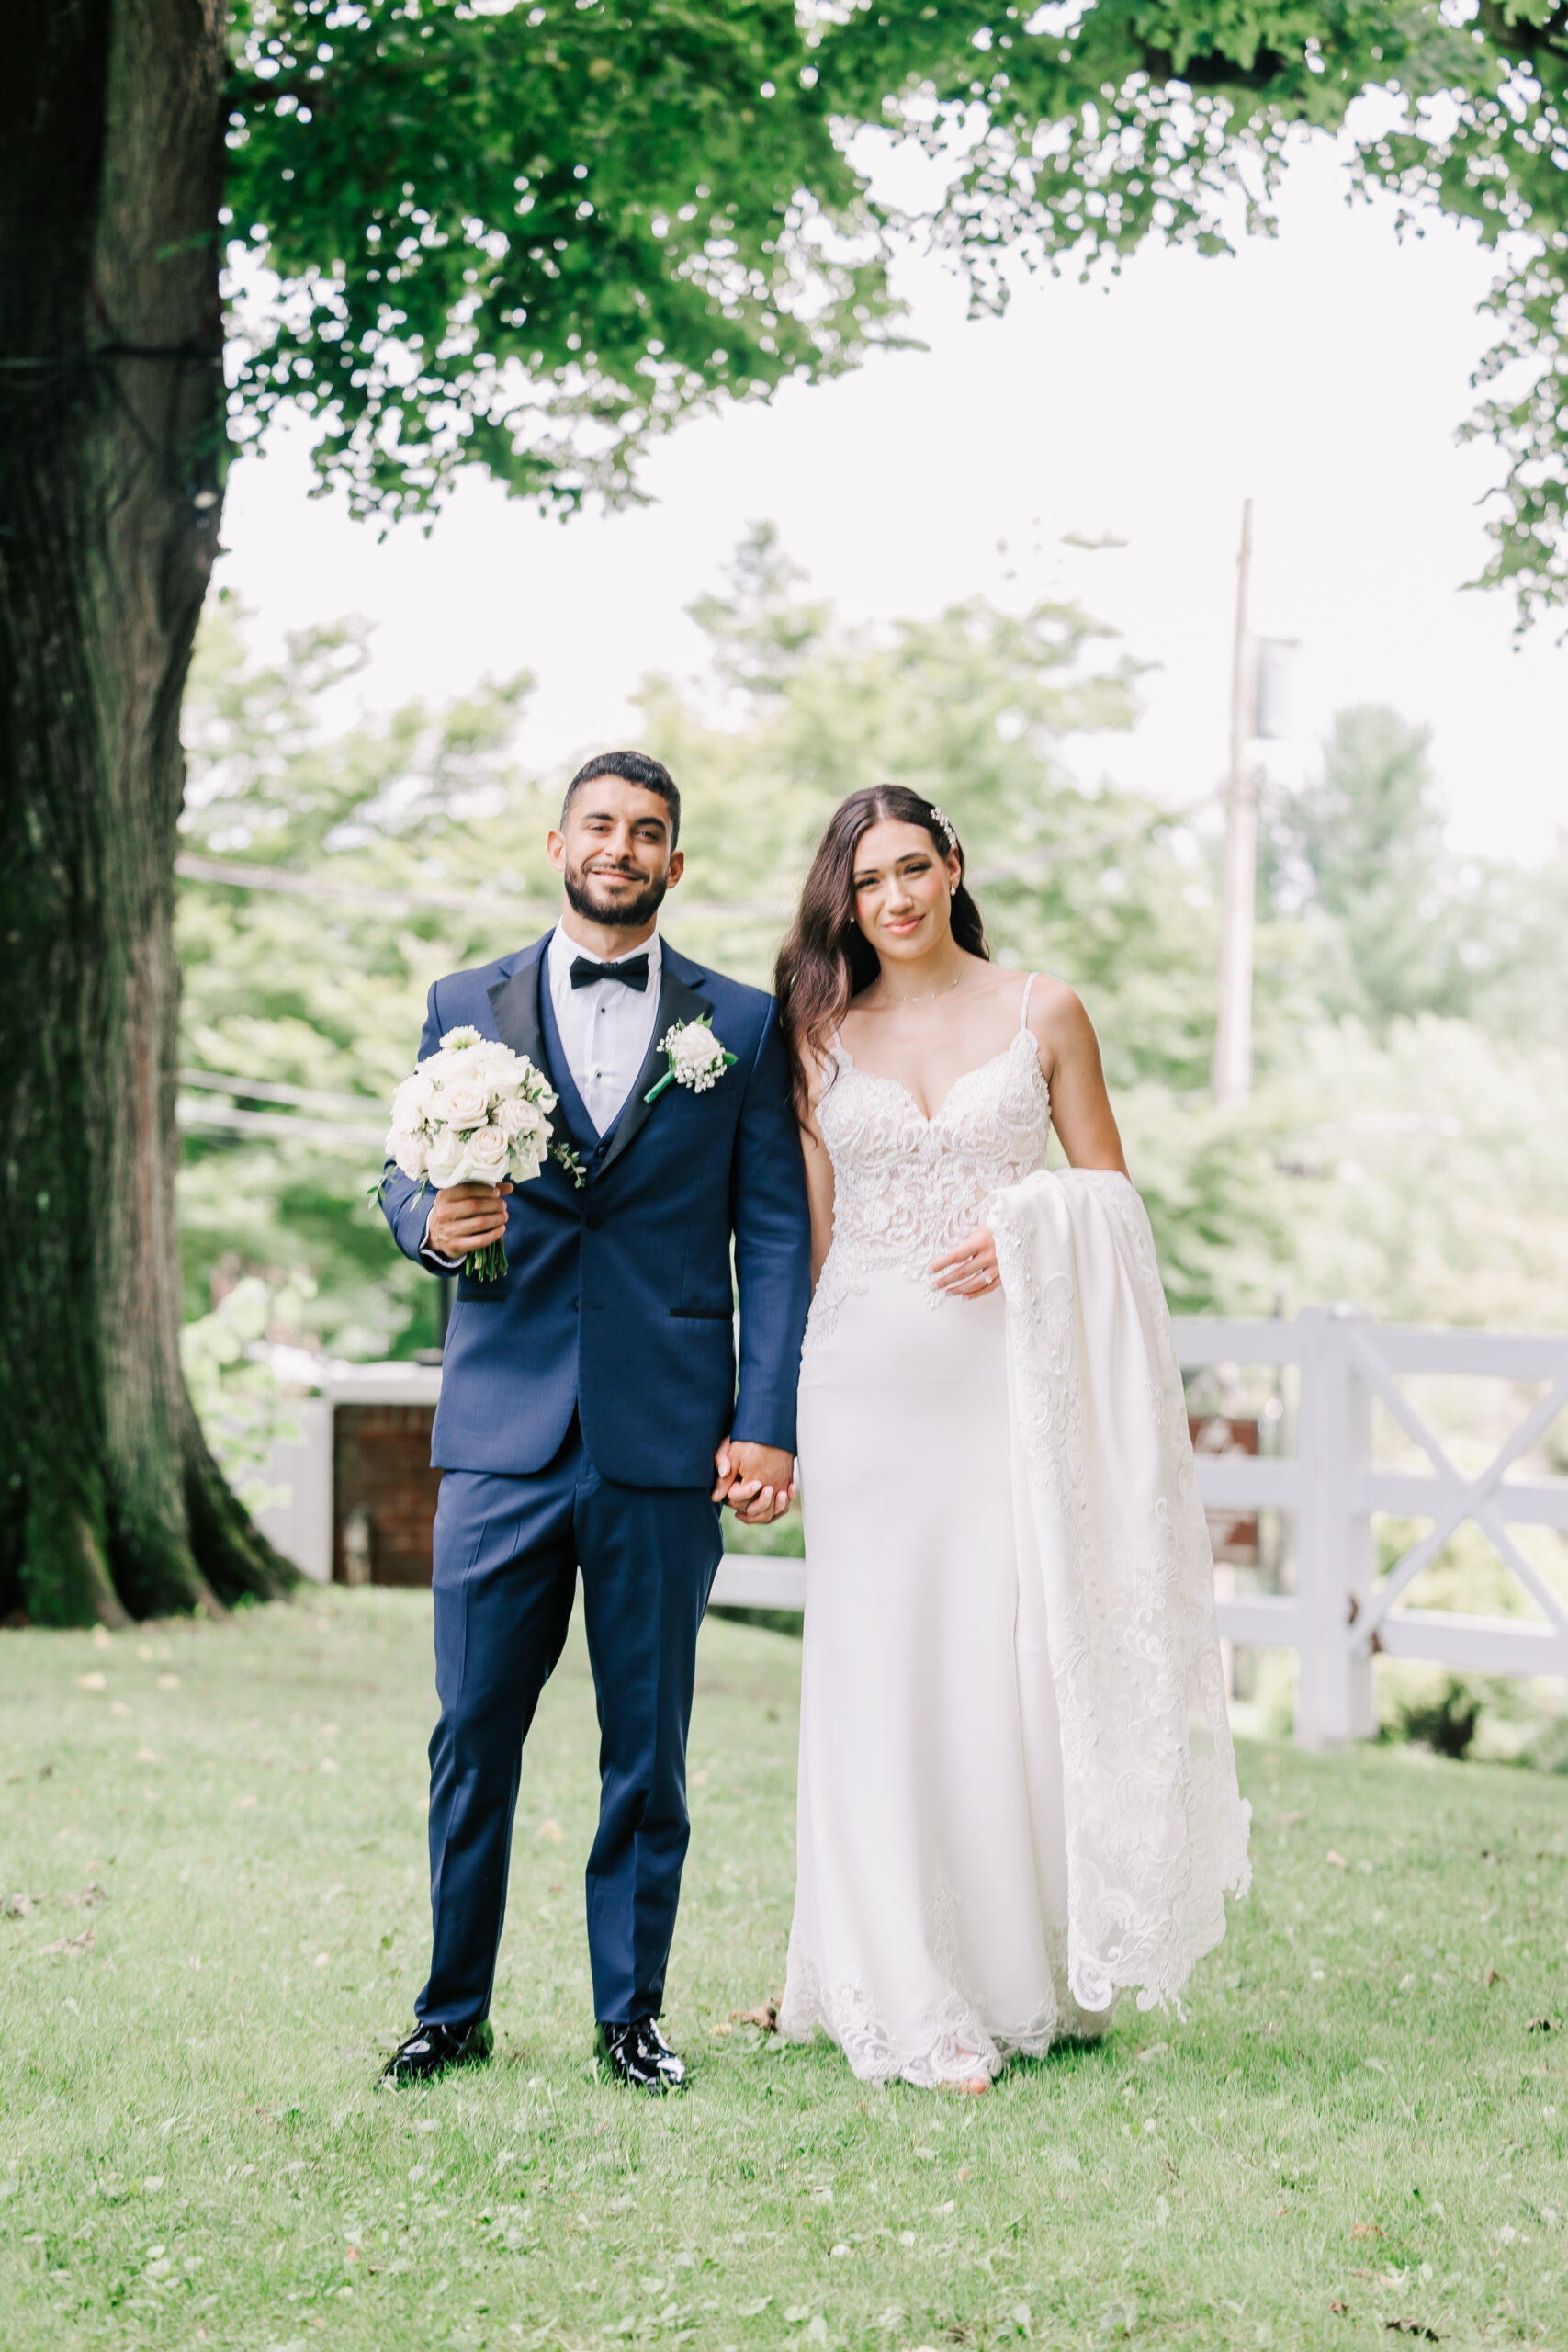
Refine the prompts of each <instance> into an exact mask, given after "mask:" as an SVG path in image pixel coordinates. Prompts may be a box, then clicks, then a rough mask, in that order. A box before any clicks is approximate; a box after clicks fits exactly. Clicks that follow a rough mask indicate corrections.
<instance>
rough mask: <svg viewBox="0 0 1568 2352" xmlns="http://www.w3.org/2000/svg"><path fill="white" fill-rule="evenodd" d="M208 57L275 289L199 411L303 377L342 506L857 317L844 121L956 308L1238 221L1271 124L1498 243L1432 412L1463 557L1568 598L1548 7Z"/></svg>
mask: <svg viewBox="0 0 1568 2352" xmlns="http://www.w3.org/2000/svg"><path fill="white" fill-rule="evenodd" d="M232 48H233V59H234V63H233V74H232V78H231V86H230V90H229V94H228V96H229V106H230V115H229V124H230V128H229V149H230V153H229V164H228V188H227V198H228V203H227V213H228V217H229V219H230V220H231V228H232V232H233V242H232V243H231V257H233V258H236V259H238V258H240V257H241V256H248V257H249V261H250V263H251V265H252V266H253V267H254V265H255V264H258V263H260V264H265V266H267V267H268V268H269V269H271V270H273V271H275V272H276V273H277V275H278V277H279V278H280V279H281V281H282V290H281V295H280V298H279V300H278V301H277V302H276V306H275V307H274V309H273V311H272V312H271V315H270V320H269V321H266V322H263V323H262V324H261V325H260V326H259V328H258V331H257V333H256V334H255V336H254V339H253V340H252V341H251V342H250V344H249V345H248V346H247V348H246V351H245V353H244V356H243V358H242V361H241V364H240V368H239V371H238V379H237V383H236V387H235V390H234V395H233V416H234V424H233V429H234V431H235V433H236V434H237V435H238V436H239V437H241V438H242V439H243V438H244V437H245V436H247V435H251V434H254V432H255V431H256V429H257V428H258V427H259V426H260V425H261V424H264V423H265V419H266V418H267V417H268V416H269V415H270V414H271V413H273V412H274V411H275V410H276V407H277V406H278V405H279V404H280V403H281V402H284V401H293V402H300V403H303V404H304V405H305V406H306V407H308V408H310V410H311V411H312V412H313V413H314V414H315V415H316V417H317V419H318V421H319V424H320V426H321V439H320V441H319V443H318V447H317V463H318V466H319V467H320V468H321V472H322V475H323V478H324V479H326V480H329V481H341V482H344V483H345V484H346V486H347V488H348V491H349V494H350V496H351V498H352V499H353V500H354V502H355V504H356V505H357V506H359V507H360V508H361V509H363V510H371V509H374V510H378V511H381V512H385V513H396V512H399V511H400V510H402V509H403V508H404V507H406V506H409V505H413V506H419V505H423V504H426V503H429V502H430V501H431V500H433V499H434V498H436V497H438V496H439V494H440V492H441V489H442V486H443V484H444V483H445V482H446V480H447V479H448V478H449V476H450V473H451V471H452V470H453V469H455V468H456V467H457V466H458V465H461V464H464V463H480V464H482V465H484V466H485V467H487V468H488V469H490V470H491V472H493V473H495V474H497V475H498V476H499V477H500V478H501V479H502V480H503V481H506V482H507V483H508V484H509V485H510V486H511V487H513V489H515V490H518V491H521V492H525V493H528V494H532V495H536V496H538V497H540V498H542V499H544V500H546V501H547V502H552V503H565V504H567V505H571V504H575V503H578V502H579V501H580V500H581V498H582V496H583V495H584V494H585V493H586V492H588V491H589V490H591V489H592V490H597V491H600V492H605V493H607V494H608V495H610V496H612V497H623V496H626V495H628V494H630V493H631V492H632V487H633V467H634V464H635V460H636V457H637V452H638V450H639V449H640V448H641V447H643V446H645V444H646V443H647V441H648V439H649V436H650V435H653V434H655V433H657V432H658V431H660V430H661V429H662V428H663V427H664V426H666V425H668V424H671V422H673V421H674V420H675V419H676V418H678V417H679V416H681V415H682V414H684V413H687V412H688V411H689V410H690V409H691V408H693V407H694V405H700V404H702V403H705V402H708V401H713V400H714V399H716V398H717V397H720V396H727V397H731V398H737V397H738V398H742V399H745V398H750V397H754V396H756V395H758V394H765V393H766V392H767V391H768V390H771V389H772V388H773V386H775V385H776V384H777V383H778V382H779V381H780V380H781V379H783V378H784V377H786V376H805V377H807V378H816V377H820V376H822V375H825V374H830V373H832V372H835V371H836V370H838V369H840V368H845V367H847V366H850V365H852V364H853V362H854V361H855V360H856V359H857V358H858V357H859V356H861V355H862V354H863V351H864V350H865V348H866V347H867V345H868V344H870V343H872V342H874V341H877V340H885V339H886V338H887V336H888V335H889V334H890V333H891V332H893V329H894V322H893V317H892V312H891V309H890V305H889V301H888V297H887V291H886V277H885V264H886V251H887V243H886V241H887V237H888V233H889V232H890V231H891V230H892V229H893V228H894V227H895V226H897V225H898V220H897V219H896V217H895V216H894V215H893V214H892V213H891V212H890V211H889V210H888V209H887V208H886V207H884V206H879V205H878V204H877V203H875V202H874V200H873V198H872V197H871V194H870V192H869V190H868V188H867V186H866V183H865V181H864V179H863V176H862V175H860V174H858V173H857V172H856V171H855V170H854V169H852V167H851V164H850V162H849V160H848V157H847V152H846V151H847V149H848V146H849V143H850V141H851V140H852V135H853V134H854V132H855V131H856V130H860V129H862V128H863V127H866V126H872V127H876V128H880V129H883V130H886V131H888V132H890V133H892V134H894V135H897V136H904V137H912V138H917V139H919V140H920V141H922V142H923V143H924V144H925V145H926V146H927V148H928V149H929V150H930V151H931V153H933V154H934V155H937V156H939V157H941V158H942V159H943V160H944V161H945V162H946V163H947V164H948V165H949V166H950V170H949V173H948V175H947V179H946V184H945V187H944V190H943V193H942V196H941V197H940V198H938V199H937V200H936V202H935V203H934V204H933V206H932V207H931V209H930V210H929V212H928V213H927V214H926V215H925V216H924V218H923V219H921V220H916V221H915V222H913V223H912V224H909V223H905V224H904V225H913V226H914V227H916V228H917V229H923V230H924V231H925V232H928V233H929V234H930V235H931V237H932V238H933V239H934V240H935V241H936V242H937V243H939V244H940V245H941V246H942V247H943V248H944V249H945V250H947V251H948V252H949V253H951V254H952V255H953V257H954V260H955V262H956V263H957V265H958V266H960V267H961V268H962V269H963V270H964V272H965V273H966V274H967V277H968V279H969V283H970V286H971V289H972V292H973V296H974V300H975V301H976V304H977V305H980V306H986V305H993V306H994V305H999V304H1000V303H1001V302H1002V301H1004V300H1005V299H1006V295H1007V289H1008V271H1009V265H1010V263H1011V262H1013V261H1015V260H1019V259H1021V260H1022V261H1024V262H1025V263H1027V264H1028V265H1030V266H1038V265H1042V264H1043V265H1044V266H1049V267H1052V268H1055V267H1058V266H1062V265H1063V264H1064V263H1065V262H1068V261H1071V262H1073V263H1074V264H1077V265H1079V266H1089V265H1091V264H1092V263H1093V262H1095V261H1096V260H1103V261H1105V262H1107V263H1109V264H1110V265H1111V266H1115V264H1116V263H1117V262H1118V261H1119V260H1120V258H1121V257H1122V255H1124V254H1128V253H1131V252H1132V251H1134V249H1135V248H1136V247H1137V246H1138V245H1140V244H1141V243H1144V242H1145V240H1146V239H1149V238H1151V237H1152V238H1156V239H1164V240H1167V241H1170V242H1177V243H1190V244H1192V245H1194V246H1196V247H1197V248H1198V249H1199V250H1201V251H1202V252H1206V253H1218V252H1221V251H1224V249H1225V248H1226V246H1227V243H1228V241H1229V238H1230V236H1231V234H1232V232H1233V230H1234V227H1235V224H1236V222H1237V221H1238V220H1240V221H1242V222H1243V223H1245V225H1246V226H1247V228H1249V229H1267V228H1269V226H1270V225H1271V219H1272V204H1273V200H1274V198H1275V196H1276V194H1277V191H1278V188H1279V185H1280V175H1281V174H1282V171H1283V169H1284V166H1285V163H1286V160H1287V157H1288V153H1289V150H1290V146H1291V141H1292V134H1295V133H1300V132H1303V131H1310V130H1324V131H1342V130H1347V129H1348V130H1349V132H1350V135H1351V157H1352V161H1351V182H1352V185H1353V186H1359V187H1361V188H1363V189H1368V188H1371V187H1383V188H1388V189H1392V190H1393V192H1394V193H1395V194H1396V195H1397V196H1398V198H1400V201H1401V206H1402V211H1403V213H1404V215H1405V216H1408V217H1410V218H1412V219H1417V218H1418V216H1419V215H1420V214H1421V213H1422V212H1424V211H1429V210H1431V209H1433V208H1437V209H1442V210H1445V211H1447V212H1450V213H1451V214H1455V215H1458V216H1461V217H1462V218H1464V219H1466V220H1470V221H1471V222H1472V223H1473V224H1474V226H1475V228H1476V230H1477V231H1478V232H1479V234H1480V236H1481V237H1482V239H1483V242H1484V243H1487V244H1489V245H1493V246H1503V245H1504V244H1505V241H1506V252H1505V254H1504V256H1503V266H1502V267H1501V270H1500V275H1499V278H1498V281H1497V285H1496V288H1495V295H1494V298H1493V307H1494V308H1495V311H1497V313H1498V316H1499V318H1500V320H1501V322H1502V326H1501V333H1500V337H1499V341H1498V343H1497V345H1496V347H1495V353H1494V355H1493V356H1492V358H1491V359H1490V360H1489V361H1488V363H1487V366H1486V368H1485V370H1484V371H1483V373H1484V374H1485V375H1486V376H1487V378H1488V379H1492V378H1495V377H1497V376H1499V375H1500V374H1501V373H1502V371H1503V370H1504V369H1505V368H1511V369H1512V371H1513V372H1512V374H1511V375H1510V376H1509V378H1508V388H1507V390H1506V392H1505V391H1502V390H1499V391H1498V392H1496V393H1494V394H1491V395H1490V396H1489V397H1488V398H1487V399H1486V400H1485V401H1483V404H1482V405H1481V406H1480V407H1479V408H1478V410H1477V412H1476V414H1475V415H1474V417H1473V418H1472V420H1471V425H1470V429H1471V430H1473V431H1479V432H1483V433H1488V434H1491V435H1494V436H1495V438H1496V439H1497V440H1498V441H1499V442H1500V443H1501V444H1502V446H1503V447H1504V449H1505V451H1506V455H1507V458H1508V472H1507V477H1506V483H1505V485H1504V487H1503V490H1502V492H1501V496H1500V501H1499V503H1498V507H1497V512H1496V516H1495V522H1494V526H1493V527H1494V536H1495V553H1494V557H1493V560H1492V563H1491V566H1490V571H1489V575H1488V576H1489V577H1491V578H1493V579H1495V580H1501V579H1505V578H1506V579H1509V580H1512V581H1513V582H1515V584H1516V586H1517V591H1518V594H1519V596H1520V600H1521V605H1522V608H1523V610H1524V611H1525V613H1526V614H1527V615H1528V614H1530V613H1533V612H1535V611H1537V610H1538V609H1540V607H1541V606H1542V605H1545V604H1549V603H1553V602H1557V601H1561V600H1562V597H1563V596H1564V595H1565V594H1568V546H1565V543H1564V539H1563V531H1562V526H1563V516H1564V513H1565V511H1568V405H1565V404H1564V401H1563V398H1562V359H1563V348H1564V346H1563V333H1564V327H1565V324H1568V278H1565V276H1564V273H1565V271H1568V177H1565V175H1564V169H1563V166H1564V162H1565V159H1568V111H1565V107H1568V7H1564V6H1561V5H1558V6H1553V5H1551V0H1499V4H1498V5H1488V4H1487V0H1481V4H1480V5H1477V0H1469V4H1468V5H1462V6H1450V5H1448V0H1416V4H1415V5H1410V0H1406V5H1404V6H1396V7H1388V6H1371V5H1359V0H1348V5H1344V6H1339V7H1337V8H1335V9H1332V10H1325V9H1324V8H1322V7H1320V6H1310V5H1303V0H1280V4H1279V5H1258V6H1251V7H1248V8H1246V9H1237V8H1236V7H1235V6H1233V5H1232V0H1182V5H1181V6H1174V5H1159V0H1152V5H1151V0H1089V5H1073V0H1064V5H1060V6H1057V5H1048V6H1043V7H1039V8H1035V9H1031V8H1029V7H1026V6H999V5H996V0H921V5H919V6H916V5H911V4H910V0H890V5H888V6H877V5H876V0H859V5H846V6H834V7H821V8H817V7H811V8H802V9H799V10H797V9H796V8H795V6H794V0H729V5H727V6H723V7H722V8H721V7H716V6H708V7H699V6H692V5H690V0H638V4H637V6H614V5H610V0H536V5H534V6H525V5H522V0H519V5H518V6H513V7H502V6H494V5H490V6H484V5H476V0H244V5H243V6H240V7H239V8H238V9H237V11H236V17H235V23H234V31H233V37H232ZM1366 96H1373V97H1375V98H1376V100H1377V104H1376V105H1375V106H1374V107H1372V108H1371V111H1370V113H1369V112H1368V111H1367V110H1363V114H1362V115H1361V116H1359V117H1352V115H1351V108H1352V107H1353V106H1354V105H1355V103H1356V101H1357V100H1358V99H1360V98H1363V97H1366ZM899 219H901V216H899ZM249 280H250V272H249V271H247V270H246V269H244V268H242V270H241V274H240V282H241V283H242V284H247V283H249Z"/></svg>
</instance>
